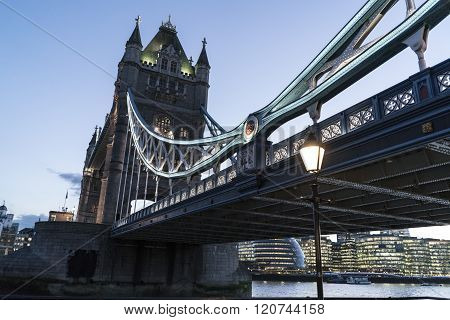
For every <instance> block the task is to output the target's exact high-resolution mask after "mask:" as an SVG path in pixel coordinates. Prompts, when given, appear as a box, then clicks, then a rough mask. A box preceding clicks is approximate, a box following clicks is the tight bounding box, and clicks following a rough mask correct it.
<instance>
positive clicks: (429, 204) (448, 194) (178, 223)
mask: <svg viewBox="0 0 450 320" xmlns="http://www.w3.org/2000/svg"><path fill="white" fill-rule="evenodd" d="M449 66H450V62H449V61H448V60H447V61H446V62H444V63H443V64H441V65H440V66H438V67H437V69H434V70H430V69H429V70H428V71H426V72H422V73H419V74H417V75H414V76H413V77H411V78H410V79H409V80H408V81H407V82H408V83H409V84H412V86H411V88H412V91H411V95H412V96H413V97H414V103H412V104H411V105H403V106H401V107H400V108H398V109H396V106H399V104H395V103H394V104H391V106H392V107H393V108H392V110H388V107H389V101H388V100H386V99H384V98H382V97H383V96H385V95H386V94H390V97H391V99H392V97H393V96H398V95H399V93H398V92H399V90H400V91H401V92H403V93H404V92H406V91H405V83H401V84H399V85H397V86H395V88H390V89H388V90H386V92H383V93H380V97H376V98H374V97H372V98H371V99H369V100H367V101H372V102H373V103H372V104H370V105H369V106H371V107H372V108H373V110H374V109H376V110H378V112H377V114H378V115H376V116H374V119H375V118H377V117H378V118H377V119H378V120H379V121H373V122H371V123H367V124H365V125H364V126H363V127H362V128H357V130H354V129H355V128H353V129H351V128H350V127H349V126H350V125H351V124H350V123H349V121H348V119H349V118H348V116H349V115H352V114H353V115H354V114H355V112H356V113H357V112H359V111H358V110H362V109H361V107H362V106H364V108H365V109H364V110H366V111H367V110H368V109H367V104H365V103H362V104H358V105H357V106H355V107H352V108H350V109H348V110H346V111H344V112H342V113H340V114H338V115H336V116H335V117H333V118H331V119H328V120H325V121H324V123H323V124H322V136H323V139H324V140H325V145H326V150H327V151H326V158H325V162H324V169H323V172H322V174H321V176H320V177H319V191H320V194H321V196H322V197H323V198H328V199H330V200H331V203H324V204H322V205H321V216H322V220H321V221H322V223H321V227H322V233H323V234H333V233H338V232H358V231H370V230H380V229H387V228H390V229H395V228H406V227H420V226H430V225H443V224H449V223H450V139H449V137H450V126H449V124H450V94H449V92H450V90H448V89H447V88H443V87H440V85H441V84H440V82H439V75H440V74H445V72H447V73H446V74H447V77H448V69H450V68H449ZM445 68H446V69H445ZM443 70H444V71H445V72H444V73H442V72H443ZM433 72H434V73H433ZM423 81H425V82H426V83H429V85H430V87H428V88H429V89H430V88H432V90H429V91H428V92H427V94H426V95H424V94H423V92H421V88H420V83H422V82H423ZM406 90H409V89H408V88H406ZM398 100H401V97H397V101H398ZM380 101H382V102H383V101H384V102H385V101H388V102H387V103H386V102H385V103H380ZM374 113H375V112H374ZM380 114H381V115H380ZM345 117H347V118H345ZM343 118H344V120H343V121H341V120H342V119H343ZM367 119H370V118H367ZM339 121H341V126H340V131H339V130H335V129H336V128H335V127H333V126H334V125H336V124H337V123H338V122H339ZM370 121H371V120H370ZM370 121H367V122H370ZM342 123H345V126H343V125H342ZM338 126H339V125H338ZM327 128H328V129H327ZM327 130H328V131H327ZM343 133H345V134H343ZM300 138H301V135H300V136H294V137H291V138H290V139H288V140H286V141H284V142H281V143H279V144H277V145H275V146H274V147H273V149H272V150H271V151H270V154H271V155H273V157H270V160H268V166H266V167H265V170H264V171H263V172H261V173H256V172H255V171H249V172H243V173H239V174H237V176H236V177H235V178H233V179H228V178H229V176H226V174H229V173H230V172H231V171H225V173H224V174H223V176H224V179H225V180H223V181H225V182H226V183H220V177H221V174H220V173H219V174H218V175H217V176H215V177H213V178H214V179H216V182H217V183H216V185H215V187H214V188H212V189H210V190H207V189H208V188H207V185H206V183H207V182H203V183H204V184H203V185H202V192H201V193H200V192H199V191H198V189H195V190H194V191H193V193H192V194H182V195H181V199H180V198H178V201H177V199H176V196H175V195H174V196H173V198H168V199H165V200H163V201H161V202H160V203H159V204H156V205H154V206H152V207H148V208H146V209H144V210H142V211H140V212H138V213H136V214H135V215H132V216H129V217H127V218H125V219H123V220H121V221H118V222H117V223H116V225H115V226H114V228H113V236H114V237H124V238H128V239H145V240H155V241H168V242H183V243H222V242H235V241H243V240H252V239H265V238H283V237H292V236H305V235H311V234H313V220H312V212H311V207H310V204H309V203H307V202H305V201H302V200H301V199H300V197H301V196H308V195H309V194H310V186H309V185H310V183H311V180H312V177H311V176H310V175H307V174H304V172H303V168H302V164H301V160H300V159H299V155H298V153H296V152H294V151H293V150H295V143H296V141H298V139H300ZM205 190H207V191H205ZM196 192H197V193H196Z"/></svg>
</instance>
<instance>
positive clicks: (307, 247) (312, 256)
mask: <svg viewBox="0 0 450 320" xmlns="http://www.w3.org/2000/svg"><path fill="white" fill-rule="evenodd" d="M300 245H301V247H302V250H303V253H304V254H305V266H306V268H307V269H308V270H311V271H313V270H315V268H316V247H315V241H314V238H312V237H308V238H302V239H301V240H300ZM320 245H321V251H322V266H323V270H325V271H331V270H332V263H333V251H332V242H331V240H330V239H328V238H327V237H322V238H321V240H320Z"/></svg>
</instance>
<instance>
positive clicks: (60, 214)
mask: <svg viewBox="0 0 450 320" xmlns="http://www.w3.org/2000/svg"><path fill="white" fill-rule="evenodd" d="M73 216H74V214H73V212H70V211H67V210H61V211H50V212H49V213H48V221H66V222H72V221H73Z"/></svg>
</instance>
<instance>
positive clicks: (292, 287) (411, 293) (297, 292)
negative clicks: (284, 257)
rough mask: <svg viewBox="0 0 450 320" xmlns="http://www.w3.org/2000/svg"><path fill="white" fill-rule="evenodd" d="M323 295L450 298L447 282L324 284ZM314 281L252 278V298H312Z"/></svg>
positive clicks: (314, 289) (314, 287)
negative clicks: (439, 284)
mask: <svg viewBox="0 0 450 320" xmlns="http://www.w3.org/2000/svg"><path fill="white" fill-rule="evenodd" d="M324 294H325V297H330V298H331V297H333V298H404V297H433V298H446V299H450V285H443V286H421V285H419V284H399V283H372V284H369V285H351V284H337V283H324ZM315 295H316V283H315V282H283V281H253V283H252V296H253V297H254V298H266V297H273V298H293V297H298V298H307V297H310V298H314V297H315Z"/></svg>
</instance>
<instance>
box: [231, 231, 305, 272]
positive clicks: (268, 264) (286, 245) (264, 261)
mask: <svg viewBox="0 0 450 320" xmlns="http://www.w3.org/2000/svg"><path fill="white" fill-rule="evenodd" d="M239 260H240V261H243V262H245V263H246V264H247V265H249V268H250V269H251V270H254V271H261V272H283V271H298V270H299V269H301V268H303V260H304V259H303V253H302V251H301V248H300V246H299V245H298V242H297V241H296V240H295V239H293V238H290V239H270V240H258V241H247V242H241V243H239Z"/></svg>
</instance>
